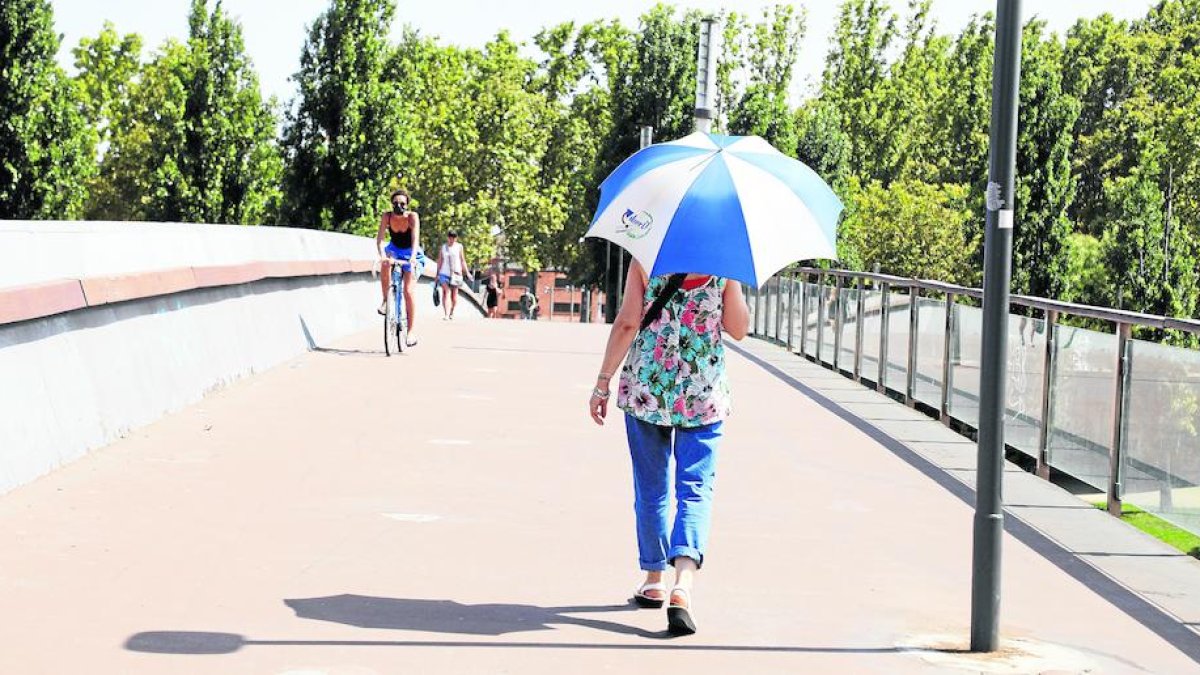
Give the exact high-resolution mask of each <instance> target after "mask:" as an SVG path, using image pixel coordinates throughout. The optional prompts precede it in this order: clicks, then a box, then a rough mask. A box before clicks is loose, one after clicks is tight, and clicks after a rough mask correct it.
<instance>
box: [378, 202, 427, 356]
mask: <svg viewBox="0 0 1200 675" xmlns="http://www.w3.org/2000/svg"><path fill="white" fill-rule="evenodd" d="M391 199H392V210H391V211H387V212H385V213H384V214H383V215H382V216H380V218H379V233H378V234H376V235H375V248H376V250H378V251H379V265H380V266H379V278H380V280H381V282H382V283H381V285H382V287H383V303H382V304H380V305H379V313H380V314H384V315H386V314H387V303H388V295H389V294H390V293H391V287H392V263H391V260H399V261H402V262H401V263H400V265H401V267H400V271H401V273H402V274H403V282H404V309H405V312H406V314H407V316H408V340H407V342H408V346H410V347H411V346H413V345H415V344H417V338H416V337H415V335H414V333H413V326H414V324H415V319H416V314H415V313H414V312H413V296H412V287H413V284H412V276H413V270H416V271H417V272H418V273H419V272H420V270H421V265H422V264H423V263H424V259H425V254H424V253H423V252H422V251H421V218H420V216H418V215H417V212H416V211H409V210H408V200H409V197H408V192H407V191H405V190H396V191H395V192H393V193H392V198H391ZM385 238H388V239H389V240H390V241H389V242H388V244H387V246H386V247H385V246H384V245H383V241H384V239H385Z"/></svg>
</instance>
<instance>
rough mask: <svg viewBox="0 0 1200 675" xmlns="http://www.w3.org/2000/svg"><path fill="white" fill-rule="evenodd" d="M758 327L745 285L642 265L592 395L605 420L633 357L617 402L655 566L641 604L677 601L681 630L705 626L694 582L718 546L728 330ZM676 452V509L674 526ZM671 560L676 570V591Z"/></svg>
mask: <svg viewBox="0 0 1200 675" xmlns="http://www.w3.org/2000/svg"><path fill="white" fill-rule="evenodd" d="M749 329H750V309H749V307H747V305H746V300H745V298H744V297H743V296H742V287H741V284H738V283H736V282H735V283H728V282H727V281H726V280H725V279H722V278H718V277H712V276H705V275H686V274H672V275H670V276H657V277H653V278H648V277H647V275H646V272H645V271H644V269H643V268H642V266H641V265H640V264H639V263H637V262H636V261H635V262H634V263H633V264H632V265H630V268H629V273H628V277H627V278H626V281H625V298H624V300H623V302H622V303H621V308H620V310H619V311H618V313H617V318H616V321H615V322H614V323H613V326H612V329H611V331H610V333H609V336H608V345H607V347H606V349H605V352H604V360H603V362H602V363H601V366H600V374H599V376H598V377H597V378H596V386H595V388H594V389H593V390H592V395H591V399H590V400H589V401H588V411H589V412H590V414H591V417H592V420H594V421H595V422H596V424H604V420H605V417H606V416H607V414H608V400H609V397H610V395H611V392H610V389H609V384H610V382H611V380H612V377H613V373H614V372H615V370H616V368H617V367H618V366H620V365H621V361H622V359H623V358H624V360H625V365H624V367H622V368H621V374H620V389H619V393H618V396H617V406H618V407H619V408H621V409H622V410H624V411H625V431H626V437H627V439H628V443H629V452H630V456H631V458H632V461H633V485H634V490H633V492H634V516H635V522H636V532H637V547H638V565H639V567H641V569H642V571H643V572H645V578H644V579H643V581H642V583H641V585H640V586H638V588H637V590H636V591H635V592H634V600H635V601H636V602H637V604H638V605H639V606H641V607H647V608H661V607H662V606H663V603H664V602H667V603H668V607H667V630H668V631H669V632H670V633H671V634H672V635H689V634H691V633H694V632H696V622H695V609H694V605H693V603H692V588H693V585H694V583H695V576H696V571H697V570H699V569H700V567H701V565H702V564H703V563H704V553H705V550H706V548H707V546H708V535H709V525H710V516H711V513H712V498H713V481H714V477H715V475H716V457H717V446H718V445H719V443H720V441H721V438H722V436H723V433H724V420H725V418H726V416H728V415H729V412H730V391H729V383H728V380H727V378H726V375H725V346H724V343H723V342H722V331H724V332H726V333H728V334H729V336H730V337H732V338H734V339H735V340H741V339H742V338H744V337H745V336H746V333H747V332H748V331H749ZM672 456H674V458H675V467H674V484H675V505H676V510H675V522H674V525H673V526H671V527H670V528H668V523H667V510H668V509H667V507H668V493H669V488H670V485H671V482H672V480H671V478H672V476H671V473H670V471H671V469H670V466H671V462H670V459H671V457H672ZM668 566H673V567H674V568H675V579H674V586H673V588H672V589H671V592H670V593H667V592H666V588H667V587H666V585H665V584H664V580H663V572H664V570H666V569H667V567H668Z"/></svg>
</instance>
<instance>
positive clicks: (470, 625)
mask: <svg viewBox="0 0 1200 675" xmlns="http://www.w3.org/2000/svg"><path fill="white" fill-rule="evenodd" d="M284 603H285V604H287V606H288V607H291V608H292V611H294V612H295V613H296V616H297V617H299V618H302V619H315V620H317V621H330V622H333V623H340V624H345V625H348V626H357V627H359V628H384V629H390V630H410V631H420V632H425V633H449V634H455V635H492V636H496V635H506V634H508V633H521V632H528V631H539V630H551V628H552V627H553V625H555V624H557V625H576V626H585V627H589V628H595V629H597V630H604V631H608V632H613V633H621V634H625V635H637V636H642V637H658V636H659V634H658V633H653V632H650V631H646V630H642V629H641V628H636V627H633V626H626V625H624V624H620V623H615V622H612V621H604V620H600V619H587V618H582V617H576V616H569V615H571V614H588V613H600V612H614V611H629V610H633V609H634V607H633V606H632V605H604V606H578V607H538V606H536V605H514V604H483V605H464V604H462V603H459V602H454V601H453V600H418V599H399V598H375V597H369V596H363V595H348V594H343V595H332V596H327V597H323V598H304V599H297V600H285V601H284Z"/></svg>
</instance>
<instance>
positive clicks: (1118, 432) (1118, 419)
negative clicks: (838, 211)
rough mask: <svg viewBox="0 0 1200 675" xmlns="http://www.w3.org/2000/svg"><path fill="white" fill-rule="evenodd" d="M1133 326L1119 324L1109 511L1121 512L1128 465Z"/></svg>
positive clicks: (1110, 457)
mask: <svg viewBox="0 0 1200 675" xmlns="http://www.w3.org/2000/svg"><path fill="white" fill-rule="evenodd" d="M1131 333H1132V326H1131V325H1130V324H1127V323H1118V324H1117V382H1116V397H1115V400H1114V402H1113V430H1112V448H1111V449H1110V450H1109V453H1108V512H1109V513H1111V514H1112V515H1114V516H1120V515H1121V497H1122V496H1123V493H1124V489H1123V487H1122V485H1121V483H1122V478H1123V477H1124V476H1123V474H1124V473H1125V472H1124V464H1125V448H1124V445H1125V408H1126V407H1127V406H1126V403H1127V401H1126V396H1127V395H1128V394H1129V386H1128V385H1129V336H1130V334H1131Z"/></svg>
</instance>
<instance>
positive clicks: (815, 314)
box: [804, 283, 821, 357]
mask: <svg viewBox="0 0 1200 675" xmlns="http://www.w3.org/2000/svg"><path fill="white" fill-rule="evenodd" d="M820 288H821V287H820V286H818V285H817V284H812V283H810V284H805V286H804V297H805V301H806V303H807V304H806V305H805V307H804V316H805V318H806V327H805V331H804V353H805V354H807V355H808V356H812V357H816V355H817V322H818V321H820V320H821V315H820V311H819V309H818V303H817V295H818V293H819V292H820Z"/></svg>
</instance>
